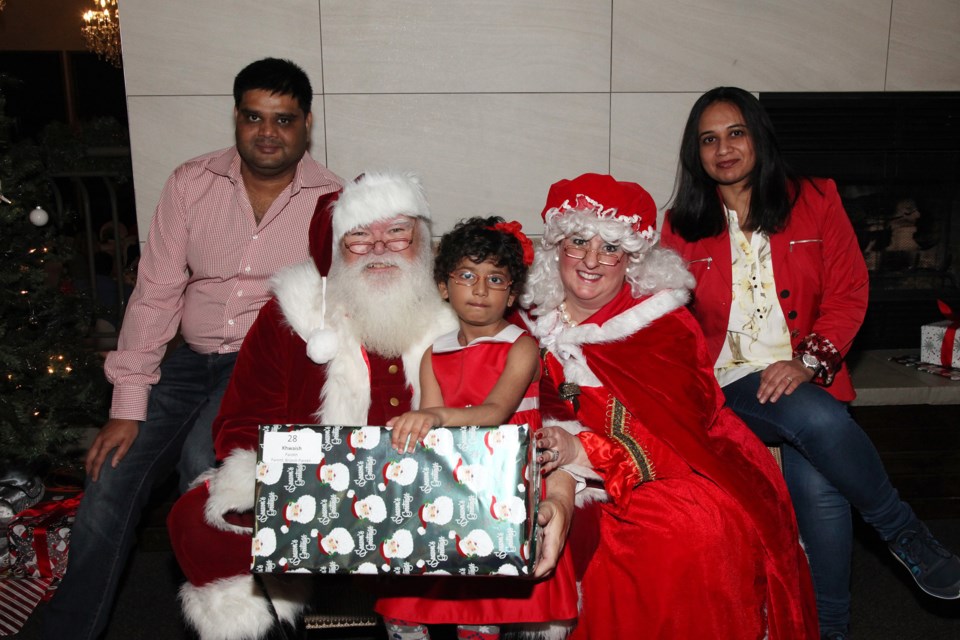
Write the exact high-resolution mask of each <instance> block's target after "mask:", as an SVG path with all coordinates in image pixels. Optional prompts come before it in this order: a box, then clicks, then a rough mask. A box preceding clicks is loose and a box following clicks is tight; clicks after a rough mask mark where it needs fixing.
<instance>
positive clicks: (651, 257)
mask: <svg viewBox="0 0 960 640" xmlns="http://www.w3.org/2000/svg"><path fill="white" fill-rule="evenodd" d="M596 235H599V236H600V237H601V238H603V240H604V241H605V242H611V243H614V244H619V245H620V247H621V248H622V249H623V251H624V252H625V254H626V259H627V260H628V264H627V271H626V275H625V279H626V281H627V282H629V283H630V287H631V290H632V293H633V296H634V297H635V298H639V297H640V296H642V295H648V294H652V293H656V292H657V291H661V290H663V289H692V288H693V286H694V284H695V281H694V279H693V276H692V275H691V274H690V272H689V271H687V268H686V266H685V265H684V262H683V259H682V258H681V257H680V256H679V255H677V254H676V253H675V252H674V251H671V250H670V249H665V248H663V247H660V246H659V245H658V244H657V243H656V236H654V237H651V236H650V234H649V232H648V233H645V234H643V235H641V234H640V233H638V232H636V231H634V230H633V228H632V226H631V222H630V221H629V220H627V219H624V218H617V217H608V218H598V217H597V215H596V213H595V212H594V211H591V210H576V211H568V212H566V213H564V214H563V215H549V214H548V215H547V220H546V226H545V228H544V231H543V237H542V238H541V240H540V247H538V249H537V252H536V255H535V256H534V259H533V266H531V267H530V272H529V274H528V275H527V286H526V289H525V290H524V293H523V295H521V296H520V304H521V305H522V306H524V307H526V308H528V309H529V308H533V311H532V314H533V315H534V316H540V315H544V314H546V313H549V312H550V311H553V310H554V309H556V308H557V307H559V306H560V303H561V302H563V299H564V298H565V297H566V292H565V291H564V289H563V283H562V282H561V281H560V268H559V261H560V243H561V242H563V241H564V240H565V239H566V238H569V237H571V236H578V237H581V238H583V239H585V240H589V239H591V238H593V237H594V236H596Z"/></svg>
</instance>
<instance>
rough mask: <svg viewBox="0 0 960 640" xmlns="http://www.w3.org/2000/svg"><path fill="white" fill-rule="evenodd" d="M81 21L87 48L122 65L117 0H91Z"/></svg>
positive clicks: (111, 61)
mask: <svg viewBox="0 0 960 640" xmlns="http://www.w3.org/2000/svg"><path fill="white" fill-rule="evenodd" d="M2 1H3V0H0V2H2ZM83 21H84V25H83V27H82V28H81V29H80V31H81V32H82V33H83V41H84V44H86V45H87V49H89V50H90V51H92V52H93V53H95V54H97V55H98V56H99V57H101V58H103V59H104V60H106V61H107V62H109V63H110V64H112V65H113V66H115V67H116V68H118V69H119V68H120V67H121V66H123V64H122V61H121V58H120V12H119V10H118V9H117V0H93V9H91V10H89V11H87V12H86V13H84V14H83Z"/></svg>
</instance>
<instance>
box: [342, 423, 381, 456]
mask: <svg viewBox="0 0 960 640" xmlns="http://www.w3.org/2000/svg"><path fill="white" fill-rule="evenodd" d="M378 444H380V427H359V428H357V429H351V430H350V433H349V434H348V435H347V446H348V447H350V453H349V454H347V460H353V459H354V458H355V457H356V455H357V449H374V448H376V446H377V445H378Z"/></svg>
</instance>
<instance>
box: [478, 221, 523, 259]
mask: <svg viewBox="0 0 960 640" xmlns="http://www.w3.org/2000/svg"><path fill="white" fill-rule="evenodd" d="M487 228H488V229H492V230H494V231H499V232H501V233H506V234H509V235H511V236H513V237H514V238H516V239H517V240H518V241H519V242H520V247H521V248H522V249H523V264H525V265H526V266H528V267H529V266H530V265H532V264H533V243H532V242H530V238H528V237H527V236H526V235H525V234H524V233H523V231H521V229H523V225H521V224H520V223H519V222H516V221H514V222H498V223H497V224H495V225H493V226H492V227H487Z"/></svg>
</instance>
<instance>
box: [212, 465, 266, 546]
mask: <svg viewBox="0 0 960 640" xmlns="http://www.w3.org/2000/svg"><path fill="white" fill-rule="evenodd" d="M256 477H257V454H256V453H255V452H253V451H248V450H246V449H234V450H233V451H231V452H230V455H228V456H227V458H226V459H225V460H224V461H223V464H222V465H221V466H220V468H219V469H217V470H216V472H215V473H213V474H212V475H211V476H210V481H209V485H208V490H209V492H210V497H209V498H208V499H207V504H206V505H204V508H203V519H204V520H205V521H206V523H207V524H209V525H210V526H211V527H213V528H214V529H220V530H221V531H231V532H233V533H238V534H240V535H250V534H252V533H253V529H251V528H250V527H241V526H239V525H235V524H231V523H229V522H227V521H226V520H224V519H223V514H225V513H229V512H231V511H235V512H241V513H242V512H244V511H250V510H251V509H253V505H254V491H255V487H256Z"/></svg>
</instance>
